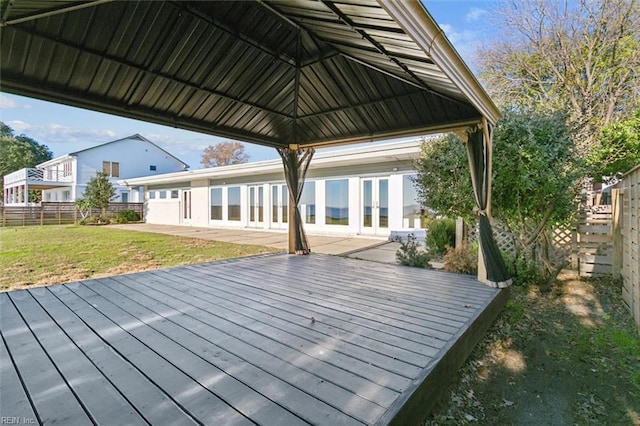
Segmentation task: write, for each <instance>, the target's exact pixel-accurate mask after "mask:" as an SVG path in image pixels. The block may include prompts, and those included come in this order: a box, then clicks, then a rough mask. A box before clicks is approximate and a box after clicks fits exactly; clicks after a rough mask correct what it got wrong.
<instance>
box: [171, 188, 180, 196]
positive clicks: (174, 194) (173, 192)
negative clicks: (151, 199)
mask: <svg viewBox="0 0 640 426" xmlns="http://www.w3.org/2000/svg"><path fill="white" fill-rule="evenodd" d="M179 192H180V191H178V190H177V189H174V190H172V191H171V198H178V197H179V195H178V193H179Z"/></svg>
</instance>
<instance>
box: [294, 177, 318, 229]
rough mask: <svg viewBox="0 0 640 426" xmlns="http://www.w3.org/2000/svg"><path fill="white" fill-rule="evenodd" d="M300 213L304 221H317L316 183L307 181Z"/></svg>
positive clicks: (301, 198) (301, 199)
mask: <svg viewBox="0 0 640 426" xmlns="http://www.w3.org/2000/svg"><path fill="white" fill-rule="evenodd" d="M298 207H299V208H300V215H301V216H302V220H304V223H316V183H315V182H307V183H305V184H304V188H303V190H302V197H300V203H299V204H298Z"/></svg>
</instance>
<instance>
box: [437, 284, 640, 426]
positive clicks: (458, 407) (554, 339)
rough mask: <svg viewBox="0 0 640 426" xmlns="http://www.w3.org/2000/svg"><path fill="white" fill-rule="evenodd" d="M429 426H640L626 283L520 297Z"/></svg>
mask: <svg viewBox="0 0 640 426" xmlns="http://www.w3.org/2000/svg"><path fill="white" fill-rule="evenodd" d="M426 424H427V425H464V424H487V425H493V424H505V425H507V424H575V425H605V424H606V425H640V335H639V333H638V329H637V328H636V325H635V323H634V321H633V318H632V317H631V315H630V313H629V311H628V310H627V309H626V308H625V306H624V304H623V301H622V297H621V286H620V282H619V281H615V280H612V279H611V278H604V277H603V278H598V279H581V278H578V277H576V276H572V275H570V274H564V275H562V276H561V277H559V279H558V280H557V281H556V283H555V284H554V285H553V287H552V288H551V291H549V292H541V291H540V289H539V288H538V287H536V286H528V287H513V288H512V289H511V299H510V300H509V302H508V303H507V305H506V307H505V309H504V310H503V312H502V313H501V315H500V316H499V318H498V319H497V321H496V322H495V323H494V325H493V326H492V327H491V329H490V331H489V333H488V334H487V335H486V336H485V338H484V339H483V340H482V341H481V343H480V344H479V345H478V347H476V349H475V350H474V352H473V353H472V355H471V357H470V359H469V360H468V361H467V362H466V364H465V365H464V367H463V368H462V370H461V371H460V374H459V376H458V381H457V384H456V385H454V387H453V389H452V390H451V391H450V392H449V394H448V398H447V399H446V400H444V401H443V402H442V404H441V405H440V407H439V408H438V409H436V410H435V412H434V413H432V415H431V416H430V417H429V419H428V420H427V422H426Z"/></svg>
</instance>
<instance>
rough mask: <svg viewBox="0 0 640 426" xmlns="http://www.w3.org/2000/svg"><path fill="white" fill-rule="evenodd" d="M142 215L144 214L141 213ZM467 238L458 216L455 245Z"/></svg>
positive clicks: (459, 245) (463, 225) (460, 244)
mask: <svg viewBox="0 0 640 426" xmlns="http://www.w3.org/2000/svg"><path fill="white" fill-rule="evenodd" d="M141 216H142V215H141ZM466 240H467V233H466V226H465V224H464V220H463V219H462V218H461V217H460V216H458V217H457V218H456V245H455V247H456V248H458V247H461V246H462V244H464V243H465V241H466Z"/></svg>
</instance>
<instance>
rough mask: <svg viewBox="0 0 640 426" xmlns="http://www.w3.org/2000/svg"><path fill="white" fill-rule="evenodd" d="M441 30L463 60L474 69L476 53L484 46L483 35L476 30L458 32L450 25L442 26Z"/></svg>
mask: <svg viewBox="0 0 640 426" xmlns="http://www.w3.org/2000/svg"><path fill="white" fill-rule="evenodd" d="M440 28H442V31H443V32H444V34H445V35H446V36H447V38H448V39H449V41H450V42H451V44H452V45H453V47H454V48H455V49H456V51H457V52H458V53H459V54H460V56H461V57H462V59H463V60H464V61H465V62H466V63H467V65H469V66H470V67H471V69H473V68H474V63H475V56H476V52H477V50H478V48H479V47H480V46H481V45H482V37H483V35H482V33H480V32H479V31H475V30H458V29H457V28H455V27H454V26H453V25H450V24H441V25H440Z"/></svg>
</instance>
